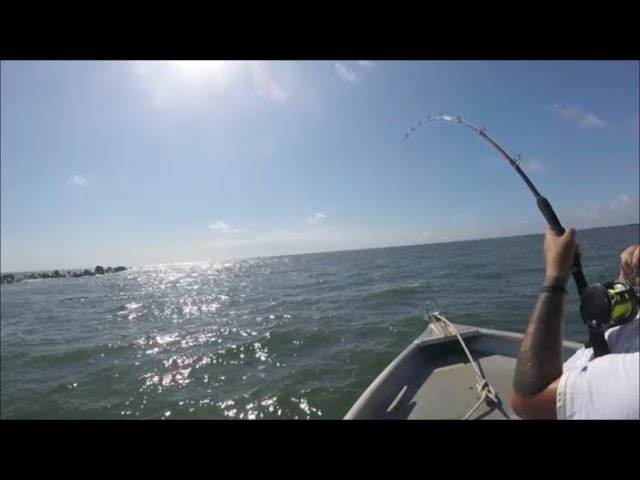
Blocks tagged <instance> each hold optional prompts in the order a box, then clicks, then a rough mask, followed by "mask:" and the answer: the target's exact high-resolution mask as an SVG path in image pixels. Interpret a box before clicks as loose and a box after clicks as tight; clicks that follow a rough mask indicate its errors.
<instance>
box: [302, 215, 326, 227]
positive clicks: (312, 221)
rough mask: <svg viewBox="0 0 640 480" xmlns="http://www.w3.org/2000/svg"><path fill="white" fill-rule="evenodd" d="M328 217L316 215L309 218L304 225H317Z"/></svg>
mask: <svg viewBox="0 0 640 480" xmlns="http://www.w3.org/2000/svg"><path fill="white" fill-rule="evenodd" d="M327 217H328V215H326V214H324V213H314V214H313V215H311V216H310V217H307V218H306V219H305V221H304V223H306V224H309V225H317V224H319V223H321V222H323V221H324V220H325V219H326V218H327Z"/></svg>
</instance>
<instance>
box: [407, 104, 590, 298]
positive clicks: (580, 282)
mask: <svg viewBox="0 0 640 480" xmlns="http://www.w3.org/2000/svg"><path fill="white" fill-rule="evenodd" d="M436 121H443V122H450V123H457V124H459V125H463V126H465V127H467V128H470V129H471V130H473V131H474V132H476V133H477V134H478V135H480V136H481V137H482V138H483V139H485V140H486V141H487V142H489V143H490V144H491V145H493V147H494V148H495V149H496V150H498V151H499V152H500V154H502V156H503V157H504V158H506V159H507V161H508V162H509V164H510V165H511V166H512V167H513V168H514V169H515V171H516V172H517V174H518V175H520V178H522V180H524V183H525V184H526V185H527V187H528V188H529V190H530V191H531V193H532V194H533V196H534V197H535V199H536V203H537V205H538V209H539V210H540V212H541V213H542V215H543V216H544V218H545V220H546V221H547V223H548V224H549V226H550V227H551V228H552V229H553V231H554V232H556V234H558V235H564V232H565V229H564V227H563V226H562V224H561V223H560V220H559V219H558V216H557V215H556V212H555V211H554V210H553V207H552V206H551V204H550V203H549V200H547V199H546V198H545V197H544V196H542V195H541V194H540V192H539V191H538V189H537V188H536V187H535V185H534V184H533V183H532V182H531V180H530V179H529V177H528V176H527V174H526V173H524V171H523V170H522V168H520V157H519V156H516V157H512V156H511V155H509V154H508V153H507V151H506V150H505V149H504V148H502V147H501V146H500V145H499V144H498V143H497V142H496V141H495V140H494V139H493V138H491V137H490V136H489V135H487V133H486V131H485V128H484V127H482V128H479V127H476V126H475V125H473V124H471V123H469V122H466V121H465V120H463V119H462V117H460V116H459V115H456V116H453V115H444V114H440V115H429V116H428V117H427V118H425V119H423V120H420V121H419V122H418V123H417V124H415V125H413V126H412V127H411V130H410V131H409V132H407V133H405V134H404V138H403V140H406V139H407V138H409V137H410V136H411V135H412V134H413V133H414V132H415V131H416V130H417V129H418V128H420V127H421V126H422V125H424V124H426V123H429V122H436ZM571 273H572V275H573V280H574V281H575V283H576V287H577V288H578V295H580V294H581V293H582V292H583V291H584V290H585V289H586V288H587V280H586V278H585V276H584V273H583V272H582V265H581V263H580V257H579V254H578V250H577V249H576V252H575V254H574V257H573V267H572V271H571Z"/></svg>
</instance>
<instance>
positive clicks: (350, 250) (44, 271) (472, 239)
mask: <svg viewBox="0 0 640 480" xmlns="http://www.w3.org/2000/svg"><path fill="white" fill-rule="evenodd" d="M633 225H640V222H636V223H621V224H617V225H606V226H600V227H586V228H576V231H581V230H583V231H584V230H598V229H602V228H614V227H630V226H633ZM532 235H544V232H538V233H523V234H519V235H503V236H490V237H480V238H467V239H463V240H448V241H436V242H429V243H409V244H400V245H385V246H379V247H366V248H347V249H341V250H322V251H317V252H304V253H284V254H278V255H254V256H246V257H233V258H223V259H219V260H212V259H208V260H178V261H174V262H165V263H149V264H143V265H138V266H135V267H127V268H128V269H134V268H142V267H149V266H154V265H176V264H180V263H192V264H193V263H196V264H197V263H207V262H213V261H216V262H229V261H236V260H251V259H254V258H280V257H295V256H300V255H321V254H326V253H341V252H359V251H366V250H383V249H386V248H406V247H418V246H425V245H442V244H447V243H462V242H476V241H482V240H497V239H500V238H516V237H527V236H532ZM87 268H89V267H75V268H64V267H62V268H54V269H36V270H12V271H7V272H0V274H2V275H9V274H16V273H36V272H37V273H40V272H43V273H46V272H53V271H55V270H60V271H62V270H66V271H74V270H84V269H87Z"/></svg>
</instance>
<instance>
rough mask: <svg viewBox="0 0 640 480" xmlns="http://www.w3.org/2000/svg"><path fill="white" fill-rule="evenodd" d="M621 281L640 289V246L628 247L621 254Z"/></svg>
mask: <svg viewBox="0 0 640 480" xmlns="http://www.w3.org/2000/svg"><path fill="white" fill-rule="evenodd" d="M620 279H621V280H626V281H627V282H629V283H631V285H633V286H634V288H635V289H636V290H638V289H639V288H640V244H636V245H630V246H628V247H627V248H626V249H625V250H624V251H623V252H622V253H621V254H620Z"/></svg>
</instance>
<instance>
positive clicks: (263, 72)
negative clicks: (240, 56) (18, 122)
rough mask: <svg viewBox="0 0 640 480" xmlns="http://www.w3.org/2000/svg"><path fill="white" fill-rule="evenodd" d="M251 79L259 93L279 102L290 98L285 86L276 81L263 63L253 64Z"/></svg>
mask: <svg viewBox="0 0 640 480" xmlns="http://www.w3.org/2000/svg"><path fill="white" fill-rule="evenodd" d="M251 80H252V82H253V86H254V88H255V90H256V92H257V93H258V95H261V96H263V97H266V98H268V99H269V100H272V101H274V102H278V103H283V102H286V101H287V100H288V98H289V95H288V93H287V92H286V91H285V89H284V87H283V86H282V85H281V84H279V83H278V82H277V81H276V79H275V78H274V76H273V74H272V73H271V71H270V70H269V68H268V67H267V65H265V64H263V63H256V64H253V66H252V69H251Z"/></svg>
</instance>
